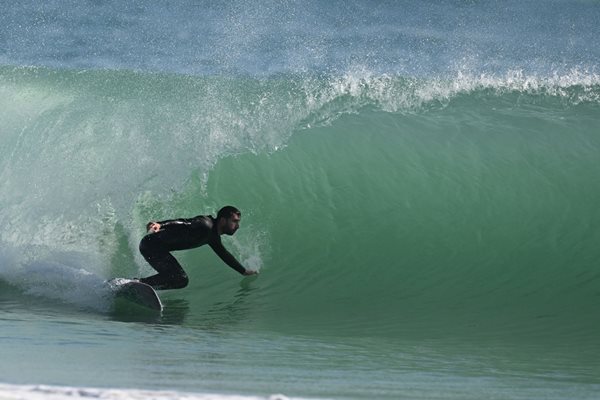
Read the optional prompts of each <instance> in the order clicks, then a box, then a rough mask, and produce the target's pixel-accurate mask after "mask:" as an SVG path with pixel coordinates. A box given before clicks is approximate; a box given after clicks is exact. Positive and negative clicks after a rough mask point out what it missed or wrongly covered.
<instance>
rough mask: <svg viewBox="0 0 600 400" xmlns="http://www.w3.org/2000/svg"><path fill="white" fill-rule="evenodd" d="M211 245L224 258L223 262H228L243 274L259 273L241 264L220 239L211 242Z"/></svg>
mask: <svg viewBox="0 0 600 400" xmlns="http://www.w3.org/2000/svg"><path fill="white" fill-rule="evenodd" d="M209 246H210V247H211V249H213V251H214V252H215V253H217V255H218V256H219V257H220V258H221V260H223V262H225V264H227V265H228V266H230V267H231V268H233V269H235V270H236V271H237V272H239V273H240V274H242V275H255V274H258V271H253V270H250V269H246V268H244V266H243V265H242V264H240V263H239V261H238V260H236V259H235V257H234V256H233V255H232V254H231V253H230V252H229V251H227V249H226V248H225V246H223V244H222V243H221V241H220V240H219V241H218V242H213V243H209Z"/></svg>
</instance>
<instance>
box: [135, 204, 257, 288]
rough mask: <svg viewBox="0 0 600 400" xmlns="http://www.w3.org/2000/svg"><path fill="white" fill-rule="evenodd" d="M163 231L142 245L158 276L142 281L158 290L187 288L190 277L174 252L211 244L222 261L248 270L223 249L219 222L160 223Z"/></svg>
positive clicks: (204, 219) (206, 218)
mask: <svg viewBox="0 0 600 400" xmlns="http://www.w3.org/2000/svg"><path fill="white" fill-rule="evenodd" d="M158 223H159V224H160V230H159V231H158V232H155V233H150V234H148V235H146V236H144V238H143V239H142V241H141V242H140V252H141V253H142V255H143V256H144V258H145V259H146V261H148V263H149V264H150V265H151V266H152V268H154V269H155V270H156V271H158V274H156V275H153V276H150V277H148V278H142V279H140V282H143V283H147V284H148V285H150V286H152V287H153V288H154V289H157V290H161V289H179V288H183V287H185V286H187V284H188V277H187V274H186V273H185V271H184V270H183V268H181V265H179V263H178V262H177V260H176V259H175V257H173V255H171V253H170V252H171V251H175V250H187V249H193V248H195V247H200V246H203V245H205V244H208V245H209V246H210V247H211V248H212V249H213V250H214V252H215V253H217V255H218V256H219V257H221V259H222V260H223V261H224V262H225V263H226V264H227V265H229V266H230V267H231V268H233V269H235V270H236V271H237V272H239V273H240V274H242V275H243V274H244V273H245V272H246V269H245V268H244V267H243V266H242V265H241V264H240V263H239V262H238V261H237V260H236V259H235V257H234V256H232V255H231V253H229V252H228V251H227V249H225V247H223V244H222V243H221V236H220V235H219V233H218V232H217V220H216V219H214V218H213V217H211V216H205V215H199V216H197V217H194V218H189V219H173V220H168V221H161V222H158Z"/></svg>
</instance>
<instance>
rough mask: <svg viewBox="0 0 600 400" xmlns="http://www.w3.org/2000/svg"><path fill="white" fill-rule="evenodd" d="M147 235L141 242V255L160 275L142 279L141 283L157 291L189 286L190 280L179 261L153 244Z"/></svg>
mask: <svg viewBox="0 0 600 400" xmlns="http://www.w3.org/2000/svg"><path fill="white" fill-rule="evenodd" d="M150 236H152V235H147V236H146V237H144V238H143V239H142V241H141V242H140V253H142V255H143V256H144V258H145V259H146V261H148V264H150V266H152V268H154V269H155V270H156V271H157V272H158V274H156V275H152V276H149V277H147V278H142V279H140V282H142V283H145V284H148V285H150V286H152V287H153V288H154V289H156V290H164V289H181V288H184V287H186V286H187V284H188V282H189V279H188V277H187V274H186V273H185V271H184V270H183V268H181V265H180V264H179V262H177V259H176V258H175V257H173V255H172V254H171V253H169V252H168V251H166V250H164V249H162V248H161V247H160V246H158V245H156V243H152V240H151V238H150Z"/></svg>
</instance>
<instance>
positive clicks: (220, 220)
mask: <svg viewBox="0 0 600 400" xmlns="http://www.w3.org/2000/svg"><path fill="white" fill-rule="evenodd" d="M241 219H242V213H241V211H240V210H238V209H237V208H235V207H233V206H225V207H223V208H221V209H220V210H219V212H218V213H217V226H218V228H219V233H221V234H226V235H233V234H234V233H235V232H236V231H237V230H238V229H239V227H240V220H241Z"/></svg>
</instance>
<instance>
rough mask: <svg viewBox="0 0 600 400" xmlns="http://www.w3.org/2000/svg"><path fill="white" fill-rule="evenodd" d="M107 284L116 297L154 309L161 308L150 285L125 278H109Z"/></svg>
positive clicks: (159, 309)
mask: <svg viewBox="0 0 600 400" xmlns="http://www.w3.org/2000/svg"><path fill="white" fill-rule="evenodd" d="M108 284H109V285H110V287H111V289H112V290H113V291H114V293H115V296H116V297H120V298H123V299H125V300H127V301H130V302H132V303H135V304H137V305H140V306H142V307H146V308H150V309H152V310H156V311H161V310H162V308H163V306H162V303H161V302H160V298H159V297H158V295H157V294H156V292H155V291H154V289H152V286H150V285H147V284H145V283H142V282H139V281H136V280H131V279H125V278H114V279H111V280H110V281H108Z"/></svg>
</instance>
